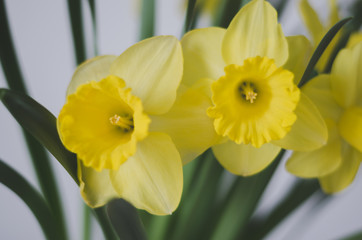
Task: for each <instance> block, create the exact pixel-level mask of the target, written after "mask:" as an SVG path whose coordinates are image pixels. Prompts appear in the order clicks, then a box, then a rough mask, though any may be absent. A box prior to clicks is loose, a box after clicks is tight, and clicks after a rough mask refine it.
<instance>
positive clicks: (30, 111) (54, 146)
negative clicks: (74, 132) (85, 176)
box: [0, 89, 78, 183]
mask: <svg viewBox="0 0 362 240" xmlns="http://www.w3.org/2000/svg"><path fill="white" fill-rule="evenodd" d="M0 96H1V101H2V102H3V103H4V105H5V106H6V108H7V109H8V110H9V112H10V113H11V114H12V115H13V117H14V118H15V119H16V121H17V122H18V123H19V124H20V125H21V126H22V127H23V128H24V129H25V130H27V131H28V132H29V133H30V134H31V135H33V136H34V137H35V138H36V139H37V140H38V141H39V142H40V143H41V144H42V145H43V146H44V147H46V148H47V149H48V150H49V152H50V153H51V154H53V156H54V157H55V158H56V159H57V160H58V161H59V162H60V164H62V166H63V167H64V168H65V169H66V170H67V171H68V173H69V174H70V175H71V176H72V177H73V179H74V181H75V182H76V183H78V177H77V159H76V155H75V154H73V153H71V152H69V151H68V150H67V149H66V148H65V147H64V146H63V144H62V142H61V141H60V138H59V135H58V131H57V127H56V118H55V117H54V116H53V115H52V114H51V113H50V112H49V111H48V110H47V109H46V108H44V107H43V106H42V105H40V104H39V103H37V102H36V101H35V100H33V99H32V98H31V97H29V96H26V95H24V94H21V93H17V92H14V91H12V90H7V89H0Z"/></svg>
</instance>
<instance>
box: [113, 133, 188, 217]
mask: <svg viewBox="0 0 362 240" xmlns="http://www.w3.org/2000/svg"><path fill="white" fill-rule="evenodd" d="M110 176H111V181H112V184H113V186H114V188H115V190H116V191H117V192H118V194H119V195H120V196H121V197H122V198H124V199H125V200H127V201H128V202H130V203H132V204H133V205H134V206H135V207H137V208H139V209H144V210H146V211H148V212H150V213H152V214H156V215H166V214H171V213H172V212H173V211H175V209H176V208H177V206H178V204H179V202H180V198H181V192H182V182H183V175H182V162H181V158H180V155H179V153H178V152H177V150H176V147H175V146H174V144H173V143H172V140H171V139H170V137H169V136H167V135H166V134H161V133H150V135H149V136H148V137H147V138H146V139H145V140H143V141H142V142H139V143H138V145H137V152H136V154H135V155H134V156H132V157H130V158H129V159H128V160H127V162H125V163H124V164H122V165H121V167H120V168H119V170H118V171H112V172H111V175H110Z"/></svg>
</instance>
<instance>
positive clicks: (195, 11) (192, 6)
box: [183, 0, 200, 34]
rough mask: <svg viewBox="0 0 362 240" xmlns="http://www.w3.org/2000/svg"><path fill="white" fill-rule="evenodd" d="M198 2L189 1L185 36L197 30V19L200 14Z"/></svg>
mask: <svg viewBox="0 0 362 240" xmlns="http://www.w3.org/2000/svg"><path fill="white" fill-rule="evenodd" d="M196 2H197V0H188V2H187V10H186V17H185V24H184V28H183V34H185V33H187V32H188V31H190V30H192V29H194V28H195V25H196V20H197V17H198V15H199V13H200V9H199V4H196Z"/></svg>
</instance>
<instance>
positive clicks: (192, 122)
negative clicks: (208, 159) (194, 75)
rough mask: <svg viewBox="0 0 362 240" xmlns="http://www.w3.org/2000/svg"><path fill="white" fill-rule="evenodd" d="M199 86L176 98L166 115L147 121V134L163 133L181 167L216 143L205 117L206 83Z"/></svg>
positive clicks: (208, 121)
mask: <svg viewBox="0 0 362 240" xmlns="http://www.w3.org/2000/svg"><path fill="white" fill-rule="evenodd" d="M201 82H203V83H201ZM201 82H200V81H198V83H197V84H196V85H195V86H194V87H193V88H190V89H188V90H187V91H185V92H184V93H182V94H181V95H180V96H178V97H177V100H176V102H175V104H174V105H173V106H172V108H171V109H170V111H169V112H167V113H166V114H164V115H159V116H152V117H151V125H150V131H151V132H164V133H167V134H168V135H169V136H170V137H171V138H172V140H173V142H174V143H175V145H176V147H177V149H178V150H179V152H180V155H181V158H182V162H183V164H186V163H188V162H190V161H191V160H193V159H194V158H196V157H197V156H198V155H200V154H201V153H203V152H204V151H205V150H206V149H208V148H209V147H211V146H212V145H214V144H216V142H217V141H218V140H219V136H218V135H217V134H216V132H215V130H214V125H213V120H212V119H211V118H209V117H208V116H207V115H206V110H207V108H208V107H210V106H211V100H210V98H209V96H208V95H207V93H205V91H207V89H206V88H210V82H209V81H207V79H204V80H203V79H201Z"/></svg>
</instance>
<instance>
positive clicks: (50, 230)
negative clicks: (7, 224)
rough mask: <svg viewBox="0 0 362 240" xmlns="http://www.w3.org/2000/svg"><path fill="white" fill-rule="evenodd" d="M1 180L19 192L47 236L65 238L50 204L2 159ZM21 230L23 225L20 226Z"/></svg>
mask: <svg viewBox="0 0 362 240" xmlns="http://www.w3.org/2000/svg"><path fill="white" fill-rule="evenodd" d="M0 182H1V183H2V184H4V185H5V186H6V187H8V188H9V189H10V190H12V191H13V192H14V193H15V194H17V195H18V196H19V197H20V198H21V199H22V200H23V201H24V202H25V203H26V205H27V206H28V207H29V208H30V210H31V211H32V212H33V214H34V216H35V217H36V219H37V220H38V222H39V224H40V227H41V229H42V230H43V233H44V235H45V237H46V238H47V239H49V240H53V239H54V240H56V239H59V240H63V239H65V235H64V232H63V231H62V229H60V227H59V226H58V224H57V222H56V221H55V219H54V216H53V214H52V212H51V210H50V209H49V207H48V204H47V203H46V202H45V200H44V198H43V197H42V196H41V195H40V193H39V192H38V191H37V190H35V189H34V188H33V187H32V186H31V185H30V184H29V183H28V182H27V181H26V180H25V179H24V178H23V177H22V176H21V175H20V174H19V173H17V172H16V171H15V170H13V169H12V168H11V167H10V166H8V165H7V164H5V163H4V162H3V161H2V160H1V159H0ZM19 227H20V228H19V230H20V229H21V226H19Z"/></svg>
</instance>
